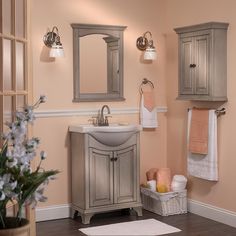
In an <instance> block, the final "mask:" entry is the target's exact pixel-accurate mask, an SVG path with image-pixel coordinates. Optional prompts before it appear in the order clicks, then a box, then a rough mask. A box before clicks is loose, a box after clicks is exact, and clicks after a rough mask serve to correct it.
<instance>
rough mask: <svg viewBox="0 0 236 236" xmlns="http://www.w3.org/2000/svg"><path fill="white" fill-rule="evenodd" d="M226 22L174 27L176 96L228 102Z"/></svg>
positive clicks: (184, 98) (187, 98) (185, 98)
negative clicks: (176, 60)
mask: <svg viewBox="0 0 236 236" xmlns="http://www.w3.org/2000/svg"><path fill="white" fill-rule="evenodd" d="M227 29H228V23H219V22H209V23H204V24H199V25H193V26H186V27H181V28H175V29H174V30H175V31H176V33H177V34H178V37H179V91H178V92H179V93H178V98H177V99H183V100H198V101H227Z"/></svg>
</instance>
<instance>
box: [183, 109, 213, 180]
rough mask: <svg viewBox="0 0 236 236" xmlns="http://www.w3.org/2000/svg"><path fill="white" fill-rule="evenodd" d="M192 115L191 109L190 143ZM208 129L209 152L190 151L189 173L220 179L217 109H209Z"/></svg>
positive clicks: (189, 121)
mask: <svg viewBox="0 0 236 236" xmlns="http://www.w3.org/2000/svg"><path fill="white" fill-rule="evenodd" d="M191 117H192V111H191V110H190V111H189V112H188V134H187V141H188V143H189V132H190V123H191ZM208 129H209V130H208V154H207V155H202V154H195V153H191V152H188V154H187V155H188V157H187V169H188V174H189V175H192V176H195V177H198V178H201V179H206V180H211V181H218V157H217V115H216V114H215V110H210V111H209V126H208Z"/></svg>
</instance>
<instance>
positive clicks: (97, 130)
mask: <svg viewBox="0 0 236 236" xmlns="http://www.w3.org/2000/svg"><path fill="white" fill-rule="evenodd" d="M141 129H142V128H141V126H140V125H135V124H129V125H119V124H110V125H109V126H94V125H88V124H87V125H72V126H70V127H69V131H70V132H78V133H88V134H90V135H91V136H92V137H94V138H95V139H96V140H97V141H99V142H100V143H102V144H104V145H108V146H119V145H121V144H123V143H125V142H126V141H127V140H128V139H129V138H130V137H131V136H132V134H134V133H135V132H138V131H140V130H141Z"/></svg>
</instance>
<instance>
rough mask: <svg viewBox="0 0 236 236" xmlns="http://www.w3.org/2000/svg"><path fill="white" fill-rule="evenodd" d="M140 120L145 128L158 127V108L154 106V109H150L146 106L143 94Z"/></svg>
mask: <svg viewBox="0 0 236 236" xmlns="http://www.w3.org/2000/svg"><path fill="white" fill-rule="evenodd" d="M140 121H141V125H142V127H143V128H156V127H158V122H157V111H156V108H154V109H153V110H152V111H149V110H148V109H147V108H146V107H145V106H144V99H143V95H142V97H141V104H140Z"/></svg>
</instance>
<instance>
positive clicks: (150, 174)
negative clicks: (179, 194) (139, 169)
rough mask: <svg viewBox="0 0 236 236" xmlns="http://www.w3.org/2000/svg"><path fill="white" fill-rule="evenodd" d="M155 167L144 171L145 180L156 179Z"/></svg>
mask: <svg viewBox="0 0 236 236" xmlns="http://www.w3.org/2000/svg"><path fill="white" fill-rule="evenodd" d="M157 171H158V169H157V168H151V169H150V170H148V171H147V172H146V177H147V181H150V180H156V179H157Z"/></svg>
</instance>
